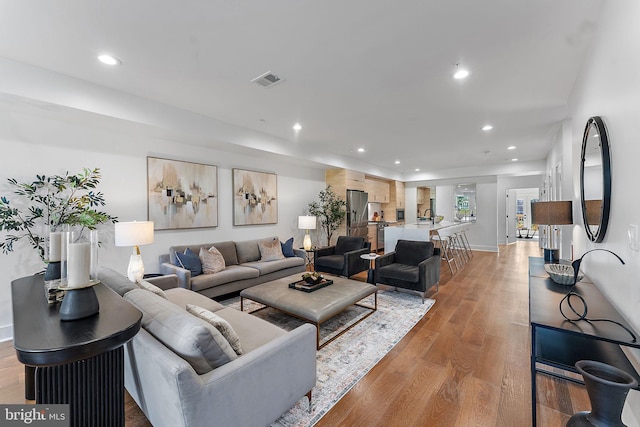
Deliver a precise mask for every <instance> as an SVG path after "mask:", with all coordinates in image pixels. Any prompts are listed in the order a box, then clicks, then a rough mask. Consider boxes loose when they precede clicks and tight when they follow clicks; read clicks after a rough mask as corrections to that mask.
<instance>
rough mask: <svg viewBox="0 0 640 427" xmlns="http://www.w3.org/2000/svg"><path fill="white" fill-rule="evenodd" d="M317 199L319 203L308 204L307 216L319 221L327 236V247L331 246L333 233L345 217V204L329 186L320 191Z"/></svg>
mask: <svg viewBox="0 0 640 427" xmlns="http://www.w3.org/2000/svg"><path fill="white" fill-rule="evenodd" d="M319 198H320V202H311V203H309V214H310V215H313V216H315V217H317V218H318V219H319V220H320V226H321V227H322V229H323V231H324V232H325V234H326V235H327V245H331V237H332V236H333V232H334V231H336V230H337V229H338V227H340V224H342V221H344V218H345V216H346V215H347V211H346V209H347V202H346V201H344V200H342V199H340V198H338V196H337V195H336V194H335V193H334V192H333V191H332V190H331V186H330V185H327V188H326V189H325V190H322V191H320V194H319Z"/></svg>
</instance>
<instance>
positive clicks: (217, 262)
mask: <svg viewBox="0 0 640 427" xmlns="http://www.w3.org/2000/svg"><path fill="white" fill-rule="evenodd" d="M198 256H199V257H200V262H202V272H203V273H204V274H213V273H217V272H219V271H222V270H224V269H225V268H226V267H227V266H226V265H225V262H224V257H223V256H222V254H221V253H220V251H219V250H218V249H216V247H215V246H211V247H210V248H209V250H205V249H204V248H200V253H199V254H198Z"/></svg>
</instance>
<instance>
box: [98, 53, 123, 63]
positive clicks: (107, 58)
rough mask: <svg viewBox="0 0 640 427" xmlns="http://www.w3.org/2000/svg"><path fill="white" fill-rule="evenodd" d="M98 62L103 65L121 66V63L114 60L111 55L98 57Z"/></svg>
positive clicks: (116, 59)
mask: <svg viewBox="0 0 640 427" xmlns="http://www.w3.org/2000/svg"><path fill="white" fill-rule="evenodd" d="M98 61H100V62H102V63H103V64H105V65H120V64H122V61H120V60H119V59H118V58H116V57H115V56H113V55H109V54H106V53H105V54H102V55H100V56H98Z"/></svg>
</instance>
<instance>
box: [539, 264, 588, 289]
mask: <svg viewBox="0 0 640 427" xmlns="http://www.w3.org/2000/svg"><path fill="white" fill-rule="evenodd" d="M544 271H546V272H547V274H548V275H549V277H551V280H553V281H554V282H556V283H557V284H559V285H569V286H571V285H573V267H572V266H571V265H567V264H545V265H544ZM583 277H584V275H582V274H578V282H579V281H580V280H582V278H583Z"/></svg>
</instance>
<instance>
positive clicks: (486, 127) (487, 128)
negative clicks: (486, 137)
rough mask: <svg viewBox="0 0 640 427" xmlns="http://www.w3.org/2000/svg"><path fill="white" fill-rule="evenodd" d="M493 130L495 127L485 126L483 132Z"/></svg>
mask: <svg viewBox="0 0 640 427" xmlns="http://www.w3.org/2000/svg"><path fill="white" fill-rule="evenodd" d="M491 129H493V126H491V125H484V126H482V130H483V131H485V132H488V131H490V130H491Z"/></svg>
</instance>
